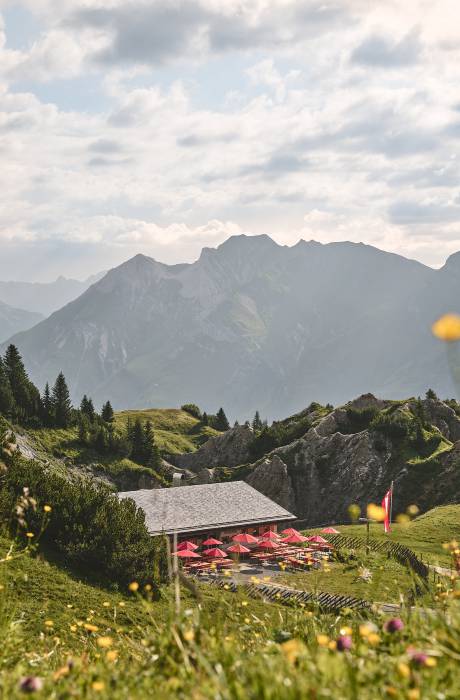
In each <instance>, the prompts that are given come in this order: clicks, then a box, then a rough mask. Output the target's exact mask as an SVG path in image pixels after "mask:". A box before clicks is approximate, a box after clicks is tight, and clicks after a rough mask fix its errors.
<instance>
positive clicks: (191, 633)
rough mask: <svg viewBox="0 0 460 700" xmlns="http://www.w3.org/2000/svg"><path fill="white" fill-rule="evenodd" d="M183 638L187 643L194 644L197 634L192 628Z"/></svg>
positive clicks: (186, 631) (185, 632)
mask: <svg viewBox="0 0 460 700" xmlns="http://www.w3.org/2000/svg"><path fill="white" fill-rule="evenodd" d="M183 637H184V639H185V641H186V642H193V640H194V639H195V632H194V631H193V630H192V628H189V629H188V630H185V631H184V632H183Z"/></svg>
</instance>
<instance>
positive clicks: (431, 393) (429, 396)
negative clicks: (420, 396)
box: [426, 389, 438, 400]
mask: <svg viewBox="0 0 460 700" xmlns="http://www.w3.org/2000/svg"><path fill="white" fill-rule="evenodd" d="M426 398H427V399H433V400H436V399H437V398H438V397H437V395H436V392H435V391H433V389H428V391H427V392H426Z"/></svg>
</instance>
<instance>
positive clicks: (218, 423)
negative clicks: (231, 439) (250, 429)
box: [214, 408, 230, 432]
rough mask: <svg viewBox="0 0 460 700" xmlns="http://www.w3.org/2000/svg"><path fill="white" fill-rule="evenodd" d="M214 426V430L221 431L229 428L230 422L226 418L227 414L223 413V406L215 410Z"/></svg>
mask: <svg viewBox="0 0 460 700" xmlns="http://www.w3.org/2000/svg"><path fill="white" fill-rule="evenodd" d="M214 427H215V429H216V430H220V431H222V432H224V431H225V430H229V429H230V423H229V422H228V420H227V416H226V415H225V411H224V409H223V408H219V410H218V411H217V415H216V420H215V423H214Z"/></svg>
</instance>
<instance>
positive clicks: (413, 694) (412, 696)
mask: <svg viewBox="0 0 460 700" xmlns="http://www.w3.org/2000/svg"><path fill="white" fill-rule="evenodd" d="M407 699H408V700H420V690H419V689H418V688H411V689H410V690H409V691H408V693H407Z"/></svg>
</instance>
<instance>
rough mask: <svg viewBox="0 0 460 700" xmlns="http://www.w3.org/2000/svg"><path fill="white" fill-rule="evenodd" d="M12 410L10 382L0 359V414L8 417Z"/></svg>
mask: <svg viewBox="0 0 460 700" xmlns="http://www.w3.org/2000/svg"><path fill="white" fill-rule="evenodd" d="M13 409H14V398H13V392H12V391H11V385H10V380H9V377H8V373H7V371H6V367H5V365H4V362H3V360H2V358H1V357H0V413H2V414H3V415H4V416H10V415H11V414H12V413H13Z"/></svg>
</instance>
